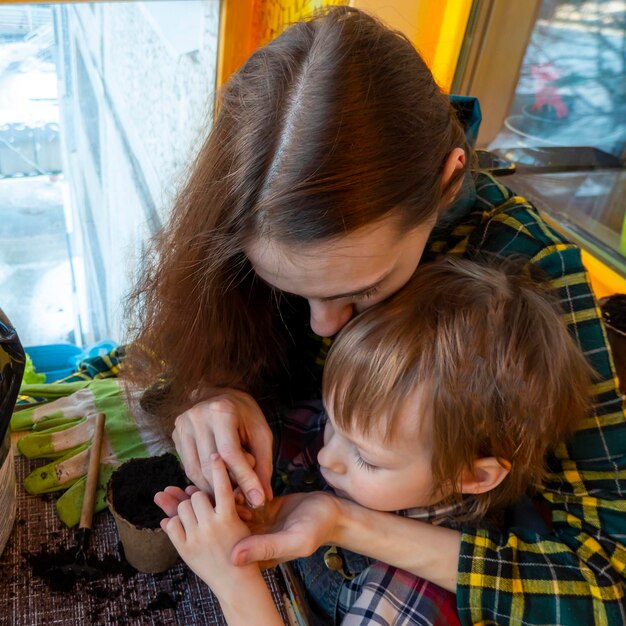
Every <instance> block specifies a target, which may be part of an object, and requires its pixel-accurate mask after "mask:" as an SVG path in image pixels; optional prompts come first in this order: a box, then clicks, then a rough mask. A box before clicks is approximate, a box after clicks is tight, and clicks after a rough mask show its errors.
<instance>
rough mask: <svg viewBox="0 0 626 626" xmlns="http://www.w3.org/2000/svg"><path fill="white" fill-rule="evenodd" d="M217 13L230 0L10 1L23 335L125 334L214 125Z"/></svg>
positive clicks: (0, 28) (8, 287) (11, 303)
mask: <svg viewBox="0 0 626 626" xmlns="http://www.w3.org/2000/svg"><path fill="white" fill-rule="evenodd" d="M218 26H219V0H197V1H196V0H182V1H181V0H176V1H155V2H110V3H106V2H105V3H89V4H87V3H73V4H71V3H68V4H54V5H52V4H51V5H35V4H33V5H27V4H26V5H24V4H19V5H18V4H15V5H11V4H4V3H3V4H2V6H1V7H0V81H1V89H0V211H2V213H0V218H1V219H2V222H0V224H1V231H0V246H1V248H0V307H2V308H3V309H4V310H5V312H6V313H7V315H8V316H9V318H10V319H11V320H12V322H13V324H14V325H15V326H16V328H17V329H18V332H19V333H20V336H21V338H22V342H23V343H24V344H39V343H51V342H56V341H72V342H76V343H92V342H94V341H97V340H99V339H102V338H105V337H108V338H111V339H113V340H116V341H120V340H121V339H122V338H123V321H122V303H123V299H124V296H125V294H126V293H127V291H128V288H129V286H130V284H131V283H132V281H133V276H134V275H135V274H136V272H137V271H140V267H141V257H142V253H143V250H144V242H145V241H146V239H147V237H148V236H149V235H150V234H151V233H153V232H154V231H155V230H156V229H157V228H159V227H160V225H161V224H162V223H163V221H164V219H165V218H166V216H167V214H168V211H169V208H170V206H171V202H172V200H173V196H174V192H175V190H176V189H177V187H178V185H179V184H180V181H181V179H182V178H183V177H184V174H185V170H186V167H187V166H188V165H189V163H190V162H191V161H192V160H193V156H194V153H195V151H196V150H197V148H198V147H199V144H200V142H201V141H202V139H203V138H204V137H205V136H206V133H207V131H208V129H209V126H210V119H211V114H212V105H213V98H214V91H215V75H216V60H217V37H218Z"/></svg>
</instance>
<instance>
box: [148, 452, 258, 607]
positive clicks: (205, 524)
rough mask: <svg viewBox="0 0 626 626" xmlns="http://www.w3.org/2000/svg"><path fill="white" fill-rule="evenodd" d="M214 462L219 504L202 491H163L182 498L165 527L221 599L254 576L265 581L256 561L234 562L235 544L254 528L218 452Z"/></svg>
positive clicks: (216, 495)
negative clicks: (240, 507)
mask: <svg viewBox="0 0 626 626" xmlns="http://www.w3.org/2000/svg"><path fill="white" fill-rule="evenodd" d="M211 465H212V472H213V487H214V491H215V506H214V505H213V504H212V503H211V500H210V498H209V496H208V494H206V493H204V492H202V491H194V492H193V493H191V494H189V493H186V492H183V491H182V490H178V491H172V490H170V492H169V493H167V491H166V492H162V495H169V496H170V497H171V498H172V499H173V500H176V499H178V501H179V503H178V510H177V513H178V514H177V515H174V516H171V517H169V518H165V519H163V520H162V521H161V527H162V528H163V530H164V531H165V532H166V533H167V535H168V537H169V538H170V540H171V541H172V544H174V547H175V548H176V550H177V551H178V553H179V554H180V556H181V557H182V559H183V560H184V561H185V563H187V565H188V566H189V567H190V568H191V569H192V570H193V571H194V572H195V573H196V574H197V575H198V576H200V578H202V579H203V580H204V581H205V582H206V583H207V584H208V585H209V586H210V587H211V589H212V590H213V591H214V592H215V594H216V595H217V596H218V598H219V599H220V601H221V600H223V599H225V598H227V597H228V596H229V594H232V593H233V592H234V591H236V585H238V584H239V583H242V582H244V581H250V582H252V581H253V580H254V583H255V584H256V583H257V580H256V579H259V580H260V581H261V584H263V585H264V584H265V583H264V582H263V580H262V577H261V574H260V571H259V568H258V566H257V565H256V564H253V565H248V566H246V567H236V566H234V565H233V564H232V562H231V559H230V554H231V551H232V548H233V546H234V545H235V544H236V543H237V542H238V541H240V540H241V539H243V538H244V537H247V536H248V535H249V534H250V531H249V530H248V527H247V526H246V525H245V524H244V522H242V521H241V519H240V518H239V515H238V513H237V505H236V503H235V497H234V494H233V490H232V487H231V484H230V480H229V478H228V473H227V471H226V466H225V465H224V462H223V461H222V459H221V458H220V456H219V455H218V454H213V455H211ZM166 500H167V498H166ZM155 501H156V497H155ZM168 505H171V502H168ZM163 508H164V507H163ZM240 591H241V590H240V589H239V591H238V592H240Z"/></svg>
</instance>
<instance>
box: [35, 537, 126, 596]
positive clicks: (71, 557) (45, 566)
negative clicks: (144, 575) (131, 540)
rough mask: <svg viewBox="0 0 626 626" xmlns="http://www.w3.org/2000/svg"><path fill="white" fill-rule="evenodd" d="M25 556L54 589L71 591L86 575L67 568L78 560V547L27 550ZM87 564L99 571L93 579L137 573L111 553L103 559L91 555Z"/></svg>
mask: <svg viewBox="0 0 626 626" xmlns="http://www.w3.org/2000/svg"><path fill="white" fill-rule="evenodd" d="M23 556H24V558H25V559H26V561H27V562H28V564H29V565H30V566H31V568H32V570H33V575H34V576H37V577H38V578H41V579H42V580H43V581H44V582H45V583H46V585H48V587H49V588H50V589H51V590H52V591H71V590H72V589H74V585H75V584H76V581H77V580H79V579H81V578H83V577H84V576H81V575H77V574H75V573H74V572H72V571H69V570H67V569H66V566H68V565H70V564H72V563H74V561H75V560H76V547H73V548H59V549H58V550H57V551H55V552H49V551H47V550H45V549H43V550H41V552H36V553H32V552H25V553H23ZM87 565H88V566H89V567H91V568H94V570H96V571H97V573H93V574H91V575H90V576H88V577H87V578H89V579H91V580H93V579H97V578H102V577H103V576H107V575H109V574H113V575H114V574H122V575H123V576H124V578H125V579H126V578H130V577H131V576H134V575H135V574H136V573H137V572H136V571H135V570H134V569H133V568H132V567H131V566H130V565H129V564H128V563H126V562H125V561H120V560H119V559H117V558H116V557H114V556H112V555H110V554H106V555H105V556H104V558H102V559H98V558H97V557H96V556H93V555H89V556H88V557H87Z"/></svg>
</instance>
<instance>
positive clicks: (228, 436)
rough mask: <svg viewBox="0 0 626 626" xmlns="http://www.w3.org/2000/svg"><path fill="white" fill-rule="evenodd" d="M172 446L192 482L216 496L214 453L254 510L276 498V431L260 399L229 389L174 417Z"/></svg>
mask: <svg viewBox="0 0 626 626" xmlns="http://www.w3.org/2000/svg"><path fill="white" fill-rule="evenodd" d="M172 438H173V440H174V445H175V446H176V450H177V452H178V454H179V456H180V459H181V461H182V463H183V466H184V468H185V472H186V474H187V476H188V477H189V479H190V480H191V481H192V482H193V483H194V484H195V485H196V486H197V487H198V488H199V489H201V490H202V491H207V492H209V493H212V492H213V486H212V478H211V476H212V472H211V455H212V454H213V453H214V452H218V453H219V455H220V456H221V457H222V459H223V460H224V463H225V464H226V467H227V468H228V471H229V473H230V476H231V478H232V480H233V482H234V483H235V484H237V485H238V486H239V487H240V489H241V491H242V492H243V493H244V495H245V497H246V499H247V500H248V502H249V503H250V505H251V506H254V507H258V506H261V505H263V503H264V502H265V501H266V500H271V498H272V488H271V476H272V431H271V430H270V427H269V426H268V424H267V421H266V419H265V416H264V415H263V412H262V411H261V409H260V408H259V405H258V404H257V403H256V401H255V400H254V399H253V398H252V397H251V396H250V395H248V394H247V393H244V392H243V391H238V390H234V389H226V390H224V391H223V393H221V394H220V395H219V396H216V397H214V398H211V399H210V400H205V401H204V402H200V403H199V404H196V405H195V406H194V407H192V408H191V409H189V410H188V411H185V412H184V413H183V414H181V415H179V416H178V417H177V418H176V426H175V428H174V432H173V433H172Z"/></svg>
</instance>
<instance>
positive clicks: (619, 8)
mask: <svg viewBox="0 0 626 626" xmlns="http://www.w3.org/2000/svg"><path fill="white" fill-rule="evenodd" d="M489 147H490V148H491V149H499V152H500V153H501V154H502V155H503V156H505V157H506V158H509V159H511V160H513V161H515V162H517V163H518V165H521V166H525V165H526V166H537V165H539V166H550V167H551V168H552V171H549V172H548V171H544V172H541V173H536V174H533V173H528V174H526V175H524V176H522V175H521V174H520V175H517V176H515V180H514V181H511V185H512V186H514V189H515V191H516V192H518V193H520V194H521V195H524V196H525V197H527V198H529V199H530V200H532V201H533V202H534V203H535V204H536V205H537V206H538V207H539V208H540V209H542V210H543V211H544V216H546V217H548V218H552V219H554V220H555V222H556V223H557V224H558V225H559V227H560V228H561V229H562V230H564V231H565V232H566V234H567V235H568V237H569V238H570V239H572V240H573V241H575V242H576V243H578V244H579V245H581V246H582V247H584V248H585V249H586V250H587V251H589V252H590V253H592V254H593V255H594V256H595V257H596V258H598V259H600V260H602V262H604V263H605V264H606V265H608V266H609V267H611V268H612V269H614V270H616V271H617V272H618V274H621V275H622V276H623V277H626V202H625V201H624V198H625V197H626V169H625V168H626V0H544V2H543V3H542V6H541V10H540V12H539V15H538V19H537V21H536V23H535V26H534V28H533V32H532V34H531V37H530V41H529V44H528V46H527V49H526V54H525V57H524V61H523V63H522V67H521V70H520V76H519V80H518V84H517V88H516V90H515V94H514V97H513V99H512V104H511V107H510V110H509V114H508V116H507V117H506V119H505V121H504V127H503V128H502V131H501V132H500V134H499V135H498V136H497V137H496V139H495V140H494V141H493V142H492V143H491V145H490V146H489ZM555 148H556V149H557V150H556V151H555V150H554V149H555ZM592 149H595V150H592ZM505 182H506V181H505Z"/></svg>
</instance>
